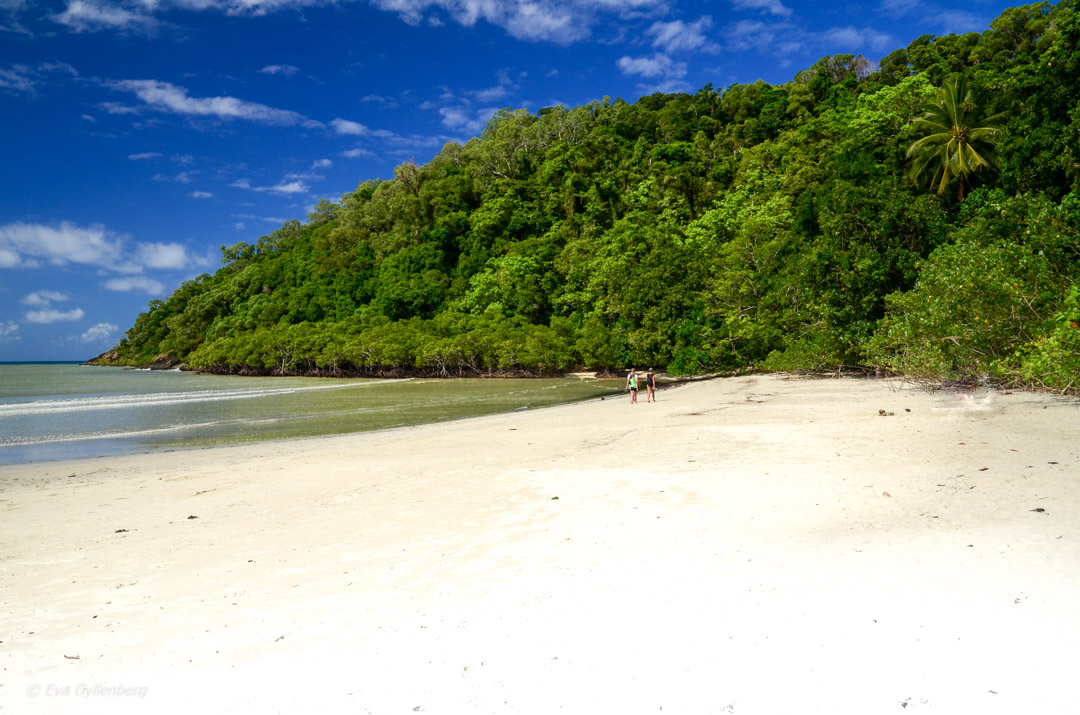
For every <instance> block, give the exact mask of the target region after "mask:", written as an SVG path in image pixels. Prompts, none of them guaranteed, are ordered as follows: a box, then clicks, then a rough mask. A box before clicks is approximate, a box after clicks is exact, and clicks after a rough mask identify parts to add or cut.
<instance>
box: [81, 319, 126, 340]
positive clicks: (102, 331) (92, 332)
mask: <svg viewBox="0 0 1080 715" xmlns="http://www.w3.org/2000/svg"><path fill="white" fill-rule="evenodd" d="M119 329H120V326H118V325H113V324H112V323H98V324H97V325H94V326H92V327H90V328H89V329H88V330H87V331H86V332H85V333H83V334H82V340H83V342H84V343H97V342H103V341H106V340H108V339H109V338H110V337H111V336H112V334H113V333H115V332H116V331H117V330H119Z"/></svg>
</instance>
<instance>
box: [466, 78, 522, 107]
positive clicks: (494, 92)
mask: <svg viewBox="0 0 1080 715" xmlns="http://www.w3.org/2000/svg"><path fill="white" fill-rule="evenodd" d="M497 77H498V81H499V83H498V84H496V85H495V86H494V87H488V88H487V89H478V90H473V91H470V92H468V94H469V96H471V97H472V98H473V99H474V100H476V101H477V102H479V103H481V104H490V103H491V102H496V101H498V100H500V99H503V98H504V97H507V96H509V94H510V92H511V91H512V90H516V89H517V88H518V85H517V84H516V83H515V82H514V80H512V79H511V78H510V73H509V72H507V71H506V70H500V71H499V73H498V75H497Z"/></svg>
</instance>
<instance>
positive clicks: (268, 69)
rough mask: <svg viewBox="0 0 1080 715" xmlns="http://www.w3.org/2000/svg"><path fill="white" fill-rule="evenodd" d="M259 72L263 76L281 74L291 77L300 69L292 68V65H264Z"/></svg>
mask: <svg viewBox="0 0 1080 715" xmlns="http://www.w3.org/2000/svg"><path fill="white" fill-rule="evenodd" d="M259 71H260V72H262V73H263V74H281V75H285V76H286V77H292V76H293V75H294V74H296V73H297V72H299V71H300V68H299V67H293V66H292V65H266V66H265V67H263V68H262V69H261V70H259Z"/></svg>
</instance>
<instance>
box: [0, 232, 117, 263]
mask: <svg viewBox="0 0 1080 715" xmlns="http://www.w3.org/2000/svg"><path fill="white" fill-rule="evenodd" d="M3 250H6V251H9V252H11V253H13V254H14V255H16V256H17V257H18V258H19V259H20V263H24V262H26V261H27V257H29V258H30V259H31V260H32V259H33V258H42V259H44V260H46V261H48V262H49V263H51V264H53V265H58V266H62V265H66V264H67V263H81V264H84V265H89V266H99V267H102V268H110V269H112V270H123V271H125V272H126V271H127V270H131V269H126V268H122V267H124V266H126V265H127V263H128V261H127V260H126V256H125V251H124V248H123V239H122V238H121V237H119V236H116V235H115V234H113V233H111V232H110V231H108V230H106V229H105V227H104V226H90V227H88V228H83V227H81V226H76V225H75V224H72V223H68V222H67V221H65V222H63V223H61V224H60V225H59V226H45V225H42V224H26V223H20V222H16V223H9V224H7V225H5V226H0V251H3ZM35 263H36V262H35ZM16 265H18V264H16Z"/></svg>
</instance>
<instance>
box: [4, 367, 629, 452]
mask: <svg viewBox="0 0 1080 715" xmlns="http://www.w3.org/2000/svg"><path fill="white" fill-rule="evenodd" d="M621 387H622V381H621V380H581V379H575V378H565V379H542V380H533V379H521V380H503V379H455V380H431V379H407V380H365V379H340V380H337V379H327V378H304V377H283V378H260V377H233V376H218V375H196V374H193V373H187V372H178V371H160V370H154V371H150V370H130V369H126V368H111V367H83V366H81V365H70V364H67V365H64V364H60V365H57V364H14V365H4V364H0V464H20V463H25V462H37V461H48V460H56V459H70V458H78V457H97V456H105V455H111V454H125V453H130V452H146V451H153V450H158V449H180V448H189V447H205V446H213V445H223V444H236V443H239V442H253V441H263V440H276V439H285V438H291V437H311V436H317V435H329V434H343V433H350V432H364V431H368V430H377V429H385V428H389V427H401V426H404V425H415V424H421V423H424V422H438V421H442V420H449V419H456V418H460V417H472V416H476V415H484V414H490V413H494V412H505V411H509V410H517V409H523V408H536V407H544V406H547V405H554V404H558V403H563V402H573V401H575V400H583V399H588V398H593V397H598V396H601V395H606V394H611V393H616V392H619V390H620V388H621Z"/></svg>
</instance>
